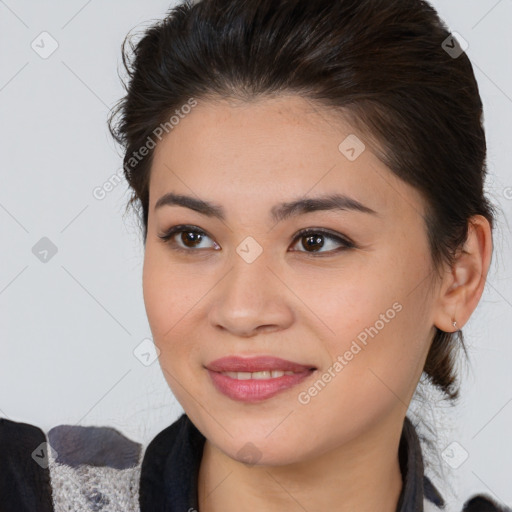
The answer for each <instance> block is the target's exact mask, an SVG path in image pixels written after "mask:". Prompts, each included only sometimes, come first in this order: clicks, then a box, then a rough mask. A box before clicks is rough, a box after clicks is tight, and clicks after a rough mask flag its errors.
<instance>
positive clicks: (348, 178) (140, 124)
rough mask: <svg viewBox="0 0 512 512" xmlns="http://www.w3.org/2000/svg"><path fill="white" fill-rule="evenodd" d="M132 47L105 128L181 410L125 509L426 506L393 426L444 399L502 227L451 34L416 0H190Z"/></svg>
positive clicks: (151, 452) (407, 437) (454, 393)
mask: <svg viewBox="0 0 512 512" xmlns="http://www.w3.org/2000/svg"><path fill="white" fill-rule="evenodd" d="M132 49H133V50H134V59H133V61H131V62H129V63H128V61H127V59H126V58H125V64H126V65H127V69H128V72H129V84H128V87H127V95H126V97H125V98H123V99H122V100H121V102H120V103H119V105H118V106H117V108H116V109H115V110H114V111H113V112H112V117H111V119H110V127H111V130H112V134H113V135H114V137H115V138H116V140H117V141H118V142H119V143H120V144H122V145H123V147H124V150H125V156H124V171H125V176H126V178H127V180H128V182H129V185H130V187H131V188H132V191H133V195H132V198H131V200H130V203H129V204H130V205H133V206H135V207H136V209H137V210H138V212H139V214H140V219H141V224H142V231H143V242H144V246H145V256H144V269H143V291H144V301H145V306H146V312H147V316H148V320H149V323H150V326H151V330H152V334H153V338H154V342H155V345H156V347H157V348H158V351H159V361H160V365H161V368H162V371H163V374H164V376H165V378H166V381H167V382H168V384H169V386H170V388H171V390H172V392H173V394H174V396H175V397H176V398H177V400H178V401H179V402H180V404H181V405H182V407H183V409H184V411H185V414H184V415H183V416H182V417H181V418H180V419H179V420H177V421H176V422H175V423H174V424H173V425H171V426H170V427H168V428H167V429H165V430H164V431H162V432H161V433H160V434H159V435H158V436H156V438H155V439H154V440H153V441H152V442H151V443H150V444H149V446H148V447H147V449H146V450H145V453H144V458H143V460H142V462H141V464H140V470H141V472H140V481H139V484H140V486H139V498H138V499H139V500H140V509H141V510H142V511H144V512H145V511H148V512H149V511H164V510H166V511H167V510H172V511H174V510H176V511H178V510H183V511H186V510H188V511H189V512H192V511H193V510H199V511H201V512H218V511H222V512H230V511H234V510H246V511H254V510H266V511H274V510H275V511H277V510H287V511H294V510H307V511H313V510H326V509H329V510H336V511H341V512H345V511H354V510H368V511H370V510H371V511H377V510H378V511H389V512H391V511H401V512H402V511H421V510H439V509H442V508H443V505H444V500H443V497H442V496H441V495H440V493H439V492H438V490H437V489H436V487H435V486H434V485H433V484H432V482H431V481H430V480H429V479H428V478H426V477H424V474H423V460H422V455H421V449H420V447H419V442H418V436H417V434H416V431H415V426H414V425H413V423H412V422H411V420H410V419H409V418H408V417H407V416H406V412H407V409H408V406H409V403H410V401H411V398H412V396H413V394H414V391H415V390H416V388H417V385H418V382H419V380H420V378H421V376H422V375H426V376H427V378H428V379H429V380H430V381H431V383H432V384H433V385H435V386H437V387H438V388H439V389H440V390H441V391H442V392H443V393H444V394H445V395H446V397H447V398H448V399H450V400H452V401H455V400H456V398H457V397H458V381H457V376H456V374H455V370H454V366H453V365H454V357H455V354H456V351H457V350H458V349H459V345H461V346H462V347H463V341H464V340H463V335H462V331H461V329H462V327H463V326H464V325H465V323H466V322H467V321H468V320H469V318H470V316H471V314H472V313H473V311H474V310H475V308H476V306H477V304H478V302H479V300H480V297H481V295H482V292H483V289H484V286H485V282H486V277H487V272H488V269H489V266H490V263H491V256H492V229H493V222H494V215H495V214H494V209H493V206H492V205H491V204H490V203H489V201H488V200H487V198H486V197H485V195H484V193H483V184H484V181H485V157H486V142H485V134H484V130H483V127H482V122H481V120H482V102H481V99H480V96H479V91H478V87H477V83H476V80H475V77H474V74H473V70H472V66H471V63H470V61H469V59H468V57H467V56H466V55H465V53H464V52H463V51H462V48H461V46H460V44H459V42H458V41H457V39H456V38H455V37H453V36H452V35H451V34H450V33H449V32H448V30H447V28H446V26H445V25H444V24H443V23H442V22H441V21H440V19H439V18H438V16H437V14H436V12H435V11H434V10H433V8H432V7H431V6H430V5H429V4H428V3H426V2H424V1H421V0H396V1H394V2H388V1H387V0H386V1H385V0H358V1H353V0H338V1H334V2H333V1H332V0H315V2H311V1H308V0H258V1H252V2H249V1H247V2H244V1H240V0H203V1H201V2H196V3H195V4H191V3H189V4H183V5H180V6H178V7H176V8H174V9H172V10H171V11H170V12H169V15H168V16H167V17H166V18H165V19H164V20H162V21H161V22H159V23H156V24H155V25H154V26H153V27H151V28H150V29H148V30H147V32H146V33H145V34H144V36H143V37H142V39H141V40H140V41H139V42H138V43H137V45H136V46H134V47H133V48H132ZM123 56H125V54H124V53H123ZM57 442H58V439H57V438H55V443H54V444H56V443H57ZM50 445H52V441H51V439H50ZM58 451H59V449H57V452H58ZM119 451H120V452H121V451H122V449H121V448H119ZM139 462H140V459H139V460H138V462H137V464H138V463H139ZM132 467H133V465H132ZM50 469H51V467H50ZM98 486H99V488H100V487H101V484H98ZM93 501H94V500H92V499H91V503H92V502H93ZM54 503H55V501H54ZM132 504H133V503H132ZM91 506H92V505H91ZM95 506H97V507H100V508H97V510H103V509H104V510H107V509H108V508H101V507H108V506H114V504H113V503H112V501H110V504H109V500H108V499H107V500H103V502H102V501H101V499H100V498H99V497H97V499H96V501H95ZM91 510H92V508H91ZM109 510H110V509H109ZM112 510H117V508H112ZM130 510H131V508H130ZM464 510H482V511H483V510H507V509H506V508H505V507H504V505H499V504H497V503H495V502H494V501H493V500H492V499H491V498H490V497H489V496H474V497H472V499H469V497H468V499H467V500H466V503H465V505H464ZM508 510H510V509H508Z"/></svg>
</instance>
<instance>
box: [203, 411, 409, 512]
mask: <svg viewBox="0 0 512 512" xmlns="http://www.w3.org/2000/svg"><path fill="white" fill-rule="evenodd" d="M403 419H404V418H403V416H402V417H401V422H400V421H397V418H396V417H395V418H394V421H388V423H387V424H382V423H379V424H378V425H377V427H375V428H374V429H372V430H369V431H368V432H365V433H364V435H361V436H360V437H358V438H356V439H354V440H352V441H351V442H350V443H349V444H345V445H342V446H339V447H337V448H336V449H334V450H330V451H328V452H327V453H324V454H322V455H319V456H318V457H315V458H314V459H308V460H307V461H301V462H298V463H295V464H290V465H285V466H263V465H255V466H247V465H246V464H244V463H242V462H239V461H237V460H234V459H232V458H230V457H229V456H227V455H226V454H224V453H223V452H222V451H220V450H219V449H218V448H216V447H215V446H213V445H212V444H211V443H210V442H209V441H208V440H206V442H205V445H204V450H203V458H202V460H201V466H200V471H199V479H198V498H199V510H200V511H201V512H235V511H237V512H239V511H240V510H244V511H256V510H265V511H268V512H277V511H282V510H289V511H300V512H303V511H304V510H307V511H313V510H336V511H337V512H349V511H354V510H361V511H370V510H379V511H380V512H396V508H397V504H398V500H399V497H400V493H401V491H402V474H401V471H400V463H399V458H398V447H399V442H400V435H401V432H402V426H403ZM241 504H243V506H242V507H241Z"/></svg>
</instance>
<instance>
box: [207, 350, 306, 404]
mask: <svg viewBox="0 0 512 512" xmlns="http://www.w3.org/2000/svg"><path fill="white" fill-rule="evenodd" d="M206 369H207V370H208V374H209V375H210V378H211V379H212V382H213V384H214V386H215V387H216V389H217V390H218V391H220V392H221V393H223V394H224V395H226V396H228V397H229V398H231V399H233V400H238V401H242V402H260V401H262V400H267V399H268V398H271V397H273V396H275V395H276V394H277V393H280V392H281V391H285V390H287V389H290V388H292V387H294V386H296V385H297V384H299V383H300V382H302V381H303V380H304V379H306V378H308V377H309V376H310V375H311V374H312V373H313V371H314V370H315V369H316V368H314V367H313V366H312V365H303V364H299V363H295V362H292V361H287V360H284V359H280V358H277V357H270V356H259V357H246V358H242V357H238V356H231V357H223V358H221V359H216V360H215V361H212V362H211V363H209V364H207V365H206Z"/></svg>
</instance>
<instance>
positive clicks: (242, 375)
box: [222, 370, 294, 380]
mask: <svg viewBox="0 0 512 512" xmlns="http://www.w3.org/2000/svg"><path fill="white" fill-rule="evenodd" d="M222 374H223V375H227V376H228V377H231V378H232V379H237V380H249V379H256V380H262V379H277V378H279V377H282V376H283V375H293V374H294V372H291V371H283V370H271V371H268V370H266V371H261V372H222Z"/></svg>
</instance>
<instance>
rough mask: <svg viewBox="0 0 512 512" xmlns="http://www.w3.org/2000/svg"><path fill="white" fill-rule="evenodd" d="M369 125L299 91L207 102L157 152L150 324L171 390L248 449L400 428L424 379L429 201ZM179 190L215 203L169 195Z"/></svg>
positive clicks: (203, 420)
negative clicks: (404, 178) (390, 161)
mask: <svg viewBox="0 0 512 512" xmlns="http://www.w3.org/2000/svg"><path fill="white" fill-rule="evenodd" d="M354 134H355V132H354V130H353V128H351V127H350V126H349V125H348V124H347V123H345V122H343V121H342V120H340V119H339V118H334V117H332V114H329V113H328V112H327V111H326V110H325V109H321V108H320V107H318V106H317V105H313V104H312V103H311V102H308V101H306V100H304V99H302V98H300V97H297V96H285V97H281V98H279V99H272V100H270V99H266V100H261V101H258V102H253V103H236V104H235V103H231V104H230V103H227V102H219V103H213V102H205V103H202V102H199V103H198V104H197V106H195V107H194V108H192V110H191V112H190V113H189V114H187V115H186V116H183V118H182V119H181V120H180V121H179V124H177V125H176V126H175V127H174V128H173V129H172V131H170V132H169V134H168V135H166V136H165V137H164V138H163V139H162V140H161V141H160V142H158V144H157V147H156V148H155V154H154V160H153V164H152V170H151V181H150V202H149V219H148V235H147V241H146V252H145V259H144V270H143V288H144V301H145V306H146V311H147V315H148V320H149V324H150V327H151V331H152V334H153V338H154V342H155V344H156V346H157V347H158V349H159V350H160V358H159V360H160V365H161V368H162V370H163V374H164V377H165V378H166V380H167V382H168V384H169V386H170V388H171V390H172V392H173V394H174V395H175V396H176V398H177V399H178V401H179V402H180V404H181V405H182V407H183V408H184V410H185V412H186V413H187V414H188V416H189V417H190V419H191V420H192V422H193V423H194V424H195V425H196V426H197V427H198V428H199V430H200V431H201V432H202V433H203V434H204V435H205V436H206V437H207V439H208V440H209V441H210V442H211V443H213V445H215V446H216V447H217V448H218V449H220V450H222V452H224V453H225V454H227V455H228V456H230V457H232V458H234V459H238V460H240V461H252V462H258V463H259V464H286V463H292V462H298V461H301V460H307V459H308V458H310V457H314V456H316V455H320V454H322V453H325V452H326V451H328V450H332V449H334V448H336V447H340V446H342V445H344V444H346V443H349V442H350V441H353V440H355V439H356V438H357V437H358V436H359V435H360V434H361V433H363V432H368V431H370V429H371V428H375V427H376V426H377V425H382V424H383V422H385V421H391V422H395V421H396V423H395V424H399V423H398V422H399V421H401V420H402V419H403V416H404V415H405V412H406V409H407V406H408V404H409V401H410V398H411V396H412V394H413V392H414V389H415V387H416V384H417V382H418V379H419V377H420V375H421V372H422V368H423V365H424V362H425V358H426V355H427V352H428V348H429V342H430V340H431V338H432V336H433V334H434V331H435V328H434V325H433V324H434V322H433V310H434V294H431V293H430V291H431V290H430V288H429V287H430V286H431V284H432V279H433V274H432V272H431V266H430V265H431V261H430V257H429V249H428V243H427V237H426V231H425V226H424V221H423V218H422V214H423V212H424V203H423V200H422V198H421V196H420V195H419V193H418V192H416V191H415V189H413V188H411V187H410V186H408V185H406V184H405V183H403V182H401V181H400V180H399V179H398V178H396V177H395V176H394V175H393V174H392V173H391V171H390V170H389V169H388V168H387V167H386V166H385V165H384V164H383V163H381V162H380V161H379V160H378V159H377V158H376V157H375V156H374V154H372V152H371V151H370V149H369V146H368V145H366V149H363V146H361V142H362V143H364V139H363V138H362V137H361V136H359V140H358V139H355V138H354ZM170 193H172V194H175V195H179V196H187V197H190V200H191V201H194V204H196V202H199V204H200V205H201V204H202V208H201V210H203V211H202V213H201V212H199V211H196V209H195V208H193V207H192V206H193V204H192V203H189V206H190V207H187V206H186V205H183V204H177V203H176V202H174V203H173V204H171V203H172V201H167V204H161V205H160V206H159V207H157V208H155V206H156V203H157V201H159V199H161V198H162V197H163V196H165V195H166V194H170ZM335 195H336V196H340V197H341V196H346V198H349V199H350V200H351V201H353V202H356V201H357V202H359V203H361V205H363V206H361V208H359V209H357V208H352V207H351V205H350V203H349V204H348V205H345V207H343V204H342V202H341V200H338V203H337V204H338V206H340V205H341V206H342V208H338V207H335V205H336V201H332V202H331V203H329V204H330V207H328V204H327V203H328V201H325V200H326V199H328V198H329V197H334V196H335ZM320 200H322V201H325V204H324V205H323V207H322V205H321V203H320V202H318V203H316V201H320ZM297 201H298V202H299V203H298V205H296V206H295V207H292V206H287V205H291V204H292V203H295V202H297ZM304 201H305V202H304ZM201 202H203V203H201ZM303 202H304V203H303ZM207 203H208V205H210V204H211V205H212V206H213V208H210V207H208V208H207V207H206V204H207ZM319 205H320V206H319ZM372 211H373V212H374V213H372ZM220 212H221V213H222V218H221V213H220ZM177 225H187V227H182V228H181V231H179V232H177V233H175V234H174V235H172V236H171V237H170V238H169V239H168V241H164V240H162V239H161V238H159V237H160V236H164V235H165V234H166V233H167V232H168V231H169V230H170V228H172V227H173V226H177ZM305 229H308V230H310V231H311V232H310V233H309V234H305V235H298V234H299V232H301V231H303V230H305ZM191 231H192V232H191ZM179 249H181V250H179ZM262 357H263V358H264V359H259V360H257V359H255V358H262ZM225 358H230V359H225ZM282 360H284V361H286V363H283V361H282ZM214 362H215V364H214ZM272 371H273V372H274V373H268V372H272ZM284 371H286V373H284V374H283V372H284ZM260 372H267V373H260Z"/></svg>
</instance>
